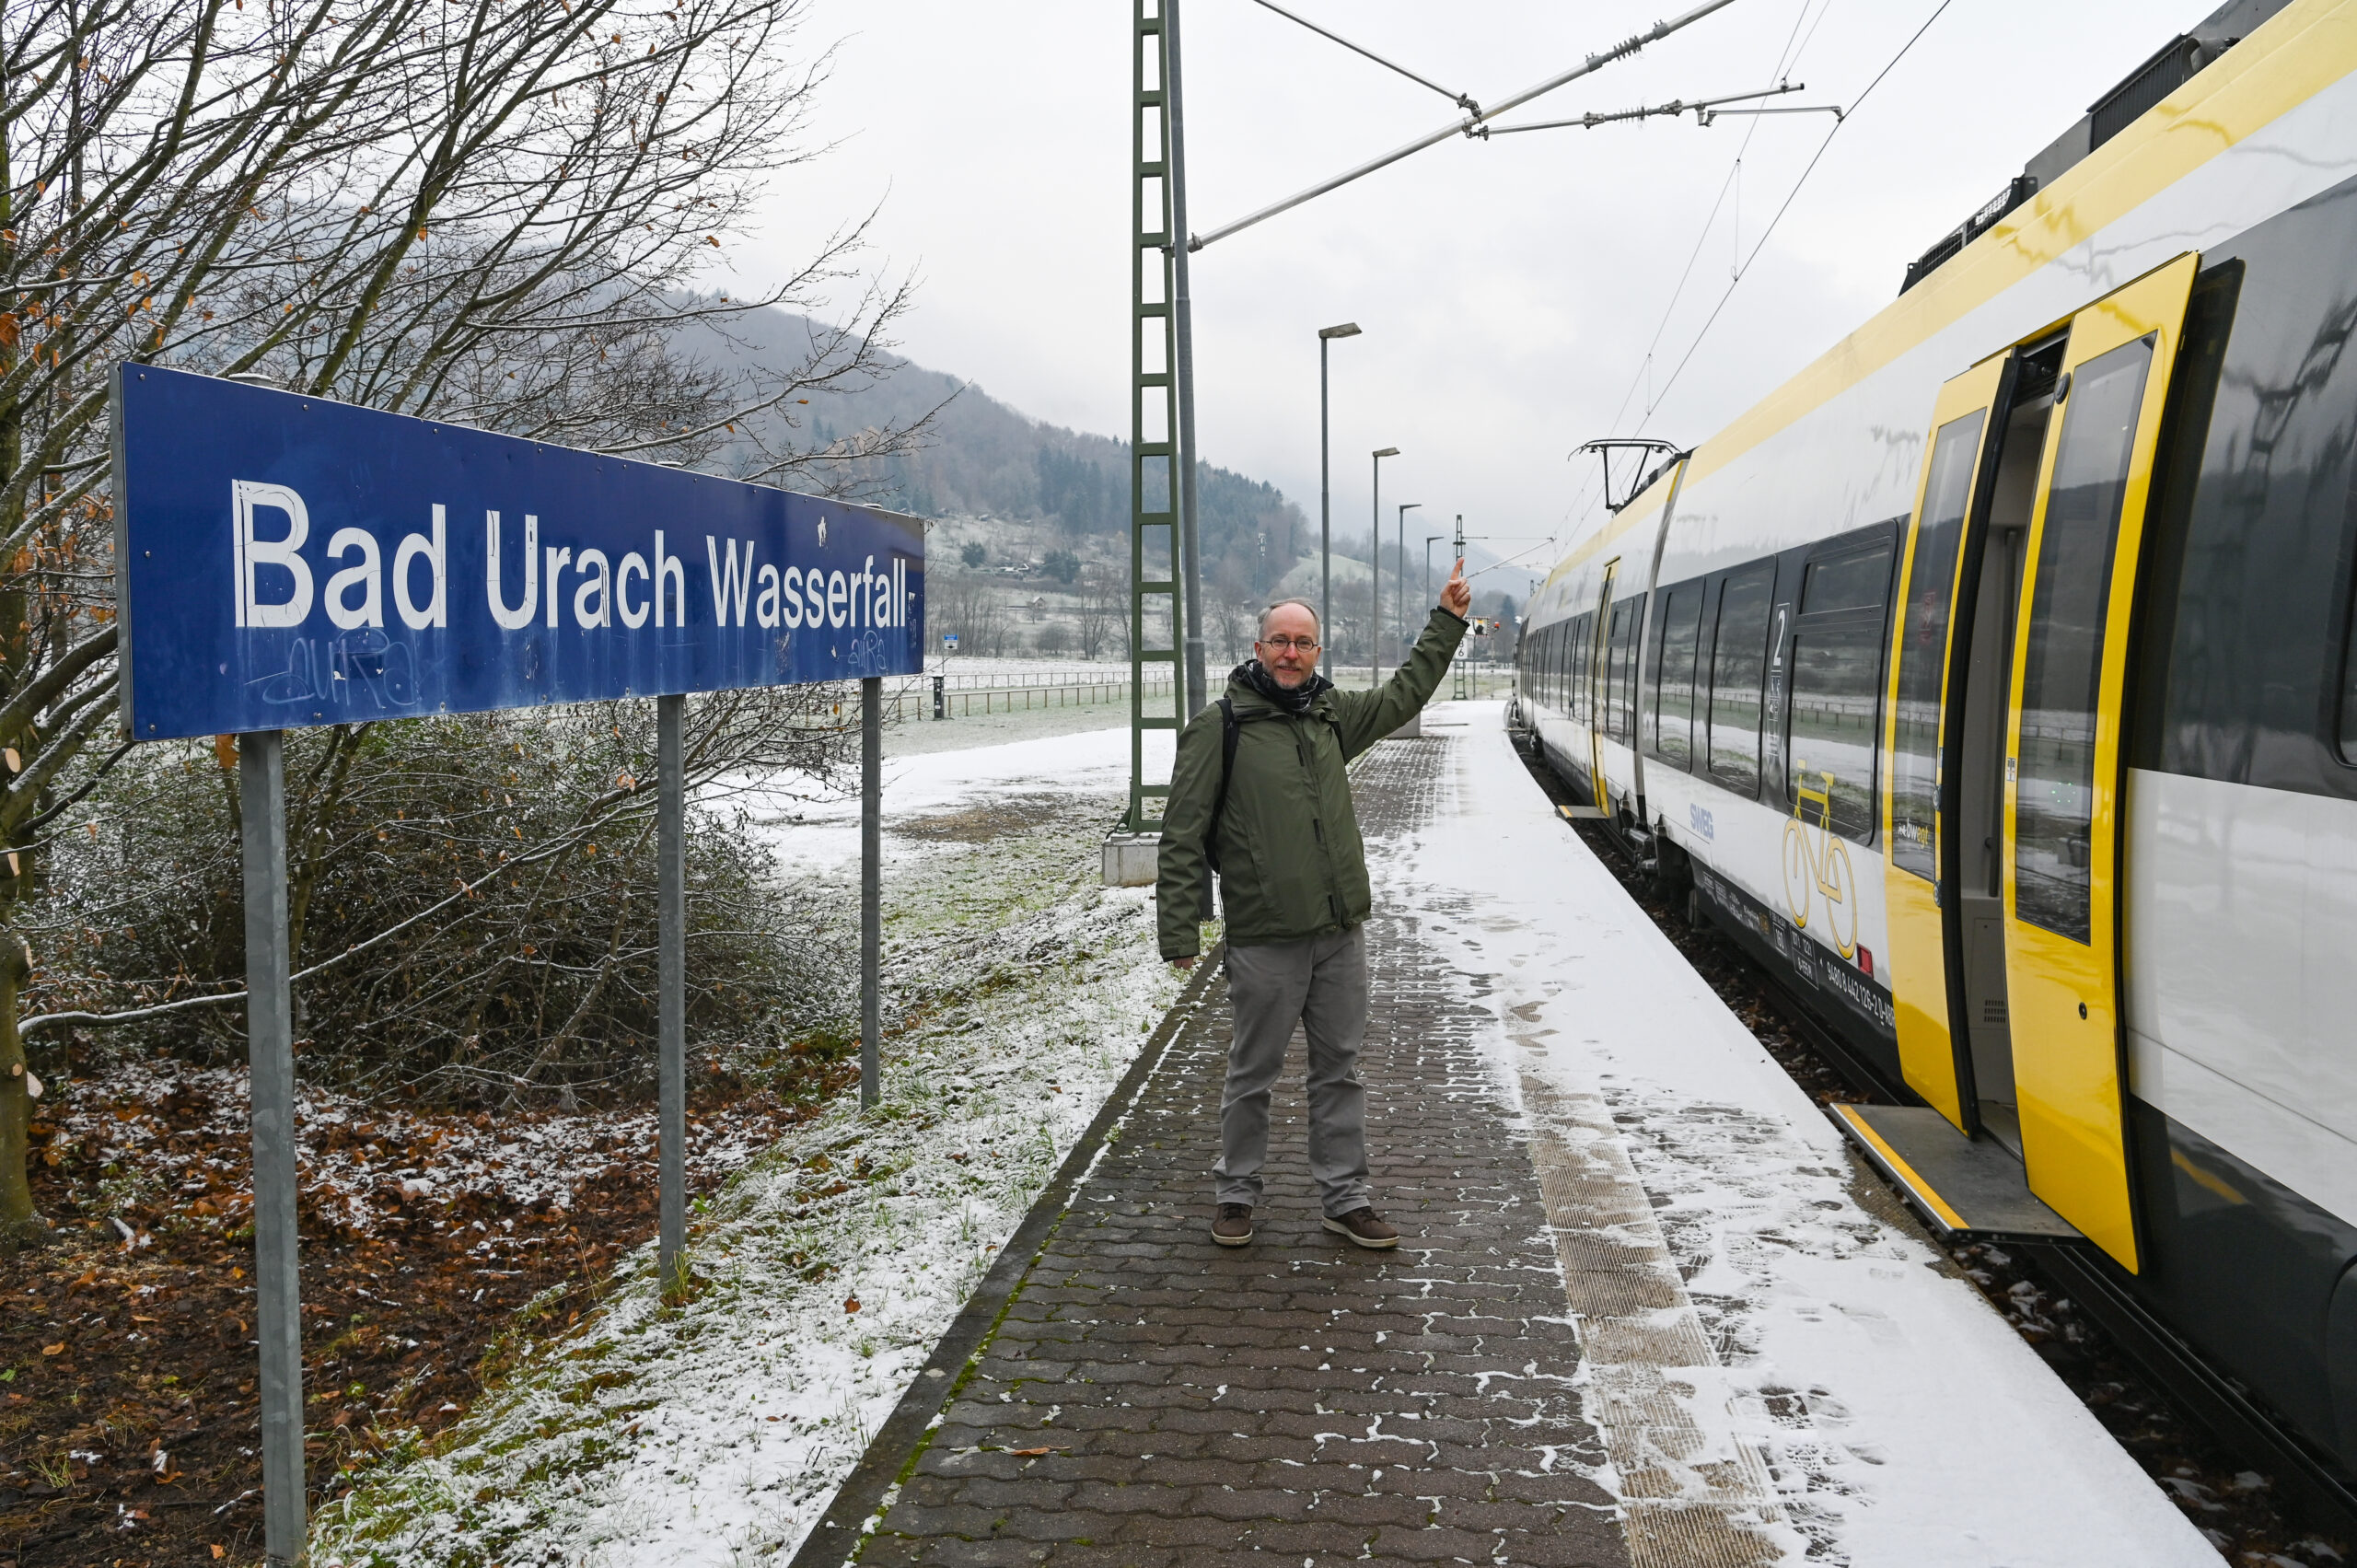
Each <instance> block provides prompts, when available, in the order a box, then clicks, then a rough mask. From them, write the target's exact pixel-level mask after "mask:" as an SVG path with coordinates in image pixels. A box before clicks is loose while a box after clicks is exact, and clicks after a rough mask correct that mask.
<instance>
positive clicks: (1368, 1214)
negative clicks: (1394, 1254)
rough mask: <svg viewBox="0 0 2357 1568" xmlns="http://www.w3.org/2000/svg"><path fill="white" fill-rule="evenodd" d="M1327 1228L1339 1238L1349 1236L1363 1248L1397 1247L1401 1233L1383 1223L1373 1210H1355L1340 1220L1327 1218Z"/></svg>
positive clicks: (1330, 1216)
mask: <svg viewBox="0 0 2357 1568" xmlns="http://www.w3.org/2000/svg"><path fill="white" fill-rule="evenodd" d="M1326 1228H1327V1229H1328V1230H1330V1231H1332V1232H1333V1233H1334V1234H1335V1235H1337V1236H1347V1237H1350V1238H1351V1239H1352V1240H1353V1241H1354V1242H1356V1243H1357V1244H1358V1245H1360V1246H1361V1247H1378V1248H1380V1247H1397V1246H1399V1232H1398V1231H1397V1230H1394V1229H1393V1228H1392V1227H1391V1226H1390V1225H1386V1224H1385V1223H1384V1221H1383V1216H1382V1215H1381V1214H1376V1212H1375V1211H1374V1210H1373V1209H1371V1208H1368V1209H1353V1210H1352V1211H1351V1212H1350V1213H1349V1214H1344V1215H1342V1216H1341V1218H1340V1219H1336V1218H1335V1217H1333V1216H1332V1215H1330V1214H1329V1215H1328V1216H1327V1218H1326Z"/></svg>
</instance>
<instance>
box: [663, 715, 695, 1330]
mask: <svg viewBox="0 0 2357 1568" xmlns="http://www.w3.org/2000/svg"><path fill="white" fill-rule="evenodd" d="M687 711H688V700H687V699H686V698H685V697H682V696H679V695H670V696H664V697H657V698H656V699H655V864H656V906H657V921H658V925H659V931H658V934H657V936H656V949H657V957H656V965H655V974H656V979H655V985H656V1055H657V1057H658V1058H659V1062H660V1067H659V1076H660V1087H659V1089H658V1090H657V1098H658V1100H659V1102H660V1103H659V1104H658V1106H657V1109H656V1114H657V1116H658V1117H659V1118H660V1120H661V1121H662V1132H661V1134H660V1151H659V1152H660V1156H661V1164H662V1172H661V1177H660V1180H661V1183H662V1196H661V1199H660V1201H659V1203H658V1205H657V1207H658V1211H659V1218H658V1220H657V1223H656V1233H657V1234H656V1242H655V1272H656V1277H657V1278H658V1279H659V1280H660V1281H661V1282H662V1286H661V1288H662V1289H663V1290H664V1291H666V1292H675V1291H678V1290H679V1289H680V1288H681V1286H683V1285H684V1284H685V1283H687V1250H688V802H687V761H686V759H685V757H684V755H683V752H684V749H685V736H684V734H683V732H684V731H685V730H686V728H687Z"/></svg>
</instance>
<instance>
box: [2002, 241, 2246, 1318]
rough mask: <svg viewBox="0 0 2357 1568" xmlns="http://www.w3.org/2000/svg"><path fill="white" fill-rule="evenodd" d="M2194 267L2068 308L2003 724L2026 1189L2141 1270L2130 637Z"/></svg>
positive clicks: (2007, 882)
mask: <svg viewBox="0 0 2357 1568" xmlns="http://www.w3.org/2000/svg"><path fill="white" fill-rule="evenodd" d="M2199 262H2200V258H2199V257H2197V256H2195V255H2192V254H2190V253H2189V254H2187V255H2184V256H2180V257H2178V258H2177V260H2176V261H2171V262H2169V263H2168V264H2167V265H2165V266H2164V267H2161V268H2159V269H2157V270H2155V271H2154V272H2151V273H2146V274H2145V275H2144V276H2142V277H2141V278H2139V279H2137V280H2136V281H2135V282H2134V283H2131V284H2130V285H2127V286H2126V287H2125V288H2122V289H2119V290H2118V291H2117V292H2115V293H2113V294H2111V295H2108V296H2106V297H2104V298H2103V299H2100V300H2098V301H2096V303H2095V304H2093V305H2091V306H2089V307H2087V308H2085V309H2084V310H2081V311H2080V312H2079V313H2078V314H2077V315H2076V316H2074V317H2073V318H2072V319H2071V335H2070V340H2069V343H2068V344H2067V346H2066V347H2065V348H2064V350H2063V355H2062V365H2061V379H2060V380H2059V381H2058V382H2057V385H2056V392H2055V401H2056V405H2057V407H2056V416H2055V418H2054V419H2053V420H2052V421H2051V423H2050V424H2049V426H2048V429H2047V436H2046V447H2045V450H2044V452H2043V453H2042V454H2041V455H2040V458H2039V466H2038V491H2037V503H2036V506H2035V509H2034V511H2033V512H2032V514H2031V519H2030V532H2029V538H2028V541H2027V546H2026V561H2027V562H2029V563H2031V564H2030V568H2029V570H2028V571H2027V572H2026V573H2025V574H2024V580H2023V584H2022V595H2021V601H2020V606H2019V611H2018V615H2017V618H2016V621H2015V632H2014V665H2013V689H2012V691H2011V692H2010V693H2009V694H2008V698H2007V704H2006V720H2005V787H2004V835H2003V844H2002V852H2003V853H2002V865H2003V882H2004V909H2005V982H2006V989H2007V995H2008V1005H2009V1010H2010V1013H2011V1017H2012V1028H2013V1040H2014V1086H2015V1090H2016V1093H2017V1095H2018V1097H2019V1104H2020V1110H2021V1133H2022V1158H2023V1163H2024V1165H2025V1166H2026V1167H2027V1172H2028V1177H2029V1185H2030V1191H2033V1192H2035V1193H2037V1194H2038V1197H2040V1198H2042V1199H2044V1200H2045V1201H2046V1202H2047V1203H2048V1204H2049V1206H2051V1207H2052V1208H2053V1210H2054V1211H2055V1212H2056V1213H2057V1214H2061V1216H2062V1217H2063V1218H2064V1219H2067V1220H2069V1221H2070V1222H2071V1223H2072V1224H2073V1225H2077V1226H2078V1227H2079V1229H2080V1230H2081V1231H2082V1232H2084V1234H2085V1235H2086V1237H2087V1238H2088V1239H2089V1240H2091V1241H2093V1242H2094V1243H2095V1244H2096V1246H2098V1247H2100V1248H2102V1249H2104V1250H2105V1251H2106V1252H2107V1253H2109V1254H2110V1255H2111V1256H2112V1257H2113V1258H2114V1259H2115V1260H2118V1261H2119V1264H2120V1265H2121V1266H2122V1267H2124V1268H2126V1269H2128V1270H2129V1271H2130V1272H2136V1271H2137V1270H2138V1268H2139V1264H2140V1253H2139V1249H2138V1246H2137V1237H2136V1223H2135V1210H2134V1204H2133V1202H2132V1199H2131V1185H2132V1184H2131V1180H2130V1177H2129V1172H2128V1138H2127V1121H2126V1111H2127V1106H2126V1090H2125V1086H2124V1085H2125V1077H2126V1074H2125V1073H2124V1071H2123V1067H2122V1063H2123V1059H2124V1050H2123V1044H2122V1041H2123V1039H2124V1034H2123V1030H2122V1028H2121V1019H2120V1013H2119V990H2120V987H2119V970H2120V965H2119V937H2120V932H2119V883H2120V852H2121V831H2120V821H2119V808H2120V804H2121V798H2122V791H2121V788H2120V783H2121V778H2122V763H2123V756H2122V750H2121V740H2122V736H2123V727H2122V726H2123V721H2124V719H2125V716H2126V714H2125V709H2126V706H2127V703H2126V697H2127V682H2128V648H2129V635H2130V632H2131V616H2132V611H2133V606H2134V602H2135V593H2136V580H2137V567H2138V563H2139V561H2140V558H2141V555H2142V544H2143V535H2144V523H2145V505H2146V502H2147V500H2148V499H2149V497H2150V495H2151V492H2152V478H2153V457H2154V449H2155V447H2157V446H2158V445H2159V440H2160V425H2161V413H2162V409H2163V406H2164V404H2165V401H2166V400H2167V393H2168V383H2169V375H2170V371H2171V369H2172V367H2173V366H2175V364H2176V360H2177V343H2178V339H2179V337H2180V335H2181V333H2182V331H2183V327H2184V320H2185V306H2186V300H2187V298H2188V297H2189V295H2190V294H2191V292H2192V287H2193V277H2194V273H2195V271H2196V270H2197V267H2198V265H2199Z"/></svg>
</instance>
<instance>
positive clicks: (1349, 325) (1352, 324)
mask: <svg viewBox="0 0 2357 1568" xmlns="http://www.w3.org/2000/svg"><path fill="white" fill-rule="evenodd" d="M1358 335H1359V324H1358V323H1357V322H1356V321H1345V322H1343V323H1342V324H1341V326H1339V327H1320V328H1318V336H1319V337H1321V338H1354V337H1357V336H1358Z"/></svg>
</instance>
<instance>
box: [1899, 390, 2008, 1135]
mask: <svg viewBox="0 0 2357 1568" xmlns="http://www.w3.org/2000/svg"><path fill="white" fill-rule="evenodd" d="M2019 363H2020V362H2019V360H2018V358H2017V357H2016V354H2015V352H2014V350H2012V349H2008V350H2006V351H2005V352H2004V353H2003V354H1996V355H1993V356H1991V357H1990V358H1988V359H1984V360H1982V361H1981V362H1980V364H1978V365H1976V366H1973V367H1972V368H1971V369H1969V370H1968V371H1966V372H1965V373H1964V374H1963V375H1961V376H1958V377H1956V378H1955V379H1954V380H1951V381H1950V382H1948V383H1947V384H1946V385H1945V386H1944V387H1942V388H1941V389H1940V395H1939V398H1938V400H1937V401H1935V402H1934V403H1933V411H1932V434H1931V440H1930V443H1929V446H1928V449H1927V451H1926V453H1925V456H1924V460H1923V475H1922V480H1921V481H1920V482H1919V483H1918V486H1917V490H1916V496H1915V512H1914V516H1913V517H1912V518H1911V520H1910V522H1909V525H1908V529H1907V538H1906V542H1905V547H1904V554H1903V557H1902V559H1901V561H1900V564H1899V588H1898V605H1899V607H1900V609H1899V612H1898V614H1897V615H1895V616H1893V617H1892V626H1891V645H1890V657H1889V659H1888V661H1887V663H1886V664H1885V666H1884V668H1885V669H1886V670H1887V672H1888V673H1887V680H1888V687H1887V691H1885V693H1884V696H1885V699H1886V700H1885V702H1884V703H1883V714H1884V729H1883V737H1882V749H1883V750H1882V770H1881V772H1882V780H1883V785H1882V801H1881V810H1882V829H1883V831H1882V842H1883V898H1884V907H1885V910H1886V912H1887V918H1888V922H1889V932H1888V935H1887V938H1886V943H1887V947H1888V952H1887V959H1888V962H1889V969H1890V976H1891V996H1892V1002H1893V1011H1894V1013H1895V1015H1896V1019H1895V1021H1896V1025H1897V1028H1898V1063H1899V1072H1900V1075H1901V1076H1903V1077H1904V1078H1905V1079H1906V1081H1907V1086H1908V1087H1910V1088H1911V1089H1913V1090H1914V1091H1915V1092H1916V1093H1917V1094H1919V1095H1921V1096H1922V1097H1923V1100H1924V1103H1926V1104H1928V1105H1930V1106H1932V1107H1933V1108H1934V1109H1937V1110H1938V1111H1939V1113H1940V1114H1941V1115H1942V1116H1945V1117H1946V1118H1947V1119H1948V1121H1950V1122H1952V1123H1953V1124H1954V1125H1955V1126H1956V1130H1957V1131H1958V1132H1965V1133H1970V1132H1975V1131H1977V1130H1978V1129H1979V1126H1980V1112H1979V1109H1978V1108H1977V1107H1976V1105H1975V1104H1974V1102H1973V1097H1972V1094H1971V1084H1972V1070H1971V1058H1970V1048H1969V1045H1968V1041H1966V1040H1964V1039H1963V1038H1962V1036H1961V1034H1960V1033H1958V1032H1957V1031H1956V1028H1955V1023H1954V1020H1956V1018H1958V1017H1960V1016H1961V1013H1960V1011H1959V1007H1958V1002H1957V998H1958V997H1959V996H1960V994H1961V992H1960V989H1959V983H1958V982H1959V976H1958V974H1957V970H1956V964H1957V962H1958V960H1959V958H1960V953H1959V951H1958V950H1957V948H1956V944H1955V942H1954V941H1953V940H1952V939H1951V938H1952V937H1954V936H1955V935H1956V932H1955V931H1954V930H1952V929H1951V928H1952V927H1953V926H1954V924H1955V919H1954V914H1955V906H1956V867H1955V864H1954V860H1953V853H1954V851H1955V849H1956V845H1955V843H1954V842H1952V835H1951V833H1950V832H1949V830H1948V823H1949V822H1950V820H1951V819H1953V817H1954V815H1955V811H1956V800H1955V783H1956V780H1955V775H1954V770H1953V768H1952V767H1951V766H1950V764H1949V759H1950V758H1951V757H1952V756H1954V755H1955V754H1956V744H1957V734H1956V731H1957V727H1958V721H1959V720H1960V718H1961V714H1962V709H1963V703H1962V702H1961V701H1960V698H1961V695H1962V693H1961V691H1959V690H1958V686H1957V681H1956V675H1955V670H1956V650H1957V649H1958V648H1960V647H1963V646H1966V645H1968V633H1969V621H1970V613H1969V610H1970V607H1969V605H1968V603H1964V602H1961V595H1962V593H1963V592H1964V589H1963V587H1960V586H1959V585H1960V584H1969V583H1971V582H1973V581H1974V580H1976V578H1977V575H1978V574H1977V572H1975V571H1974V570H1973V568H1974V566H1975V564H1976V563H1977V560H1978V556H1979V549H1980V542H1981V540H1982V538H1983V536H1984V535H1985V532H1986V525H1987V520H1988V511H1989V500H1990V493H1991V488H1992V483H1993V481H1994V479H1995V473H1996V467H1997V461H1998V458H1999V456H2000V452H2001V449H2002V447H2003V444H2004V417H2005V410H2006V409H2007V408H2008V406H2009V405H2010V404H2011V403H2012V401H2013V389H2014V377H2015V374H2016V370H2017V367H2018V366H2019Z"/></svg>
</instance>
